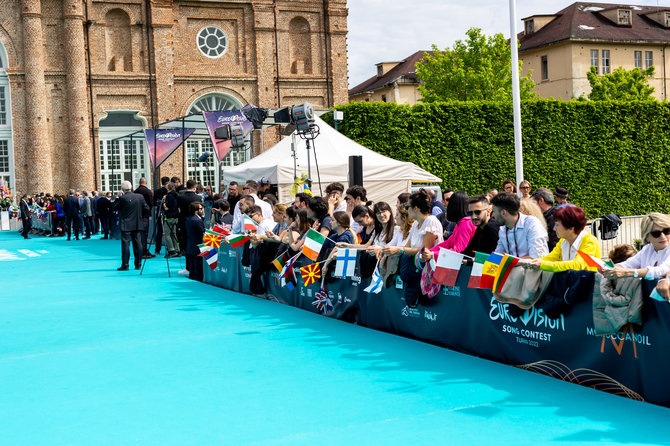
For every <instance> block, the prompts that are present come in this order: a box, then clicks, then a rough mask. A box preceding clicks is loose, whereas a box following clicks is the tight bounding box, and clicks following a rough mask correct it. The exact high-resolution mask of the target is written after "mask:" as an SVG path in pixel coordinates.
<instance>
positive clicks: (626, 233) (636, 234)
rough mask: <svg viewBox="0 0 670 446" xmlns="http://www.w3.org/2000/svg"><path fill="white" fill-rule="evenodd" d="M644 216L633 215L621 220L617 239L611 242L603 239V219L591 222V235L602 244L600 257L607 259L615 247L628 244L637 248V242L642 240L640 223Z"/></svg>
mask: <svg viewBox="0 0 670 446" xmlns="http://www.w3.org/2000/svg"><path fill="white" fill-rule="evenodd" d="M643 217H644V215H631V216H627V217H619V218H621V226H619V229H617V234H616V237H615V238H613V239H610V240H603V239H602V231H601V223H602V220H603V219H602V218H596V219H595V220H593V221H591V223H590V224H591V233H592V234H593V235H594V236H596V238H597V239H598V243H599V244H600V257H602V258H605V257H607V255H608V253H609V252H610V250H611V249H612V248H613V247H614V246H615V245H620V244H628V245H633V246H636V243H635V241H636V240H639V239H640V238H641V234H640V222H641V221H642V218H643Z"/></svg>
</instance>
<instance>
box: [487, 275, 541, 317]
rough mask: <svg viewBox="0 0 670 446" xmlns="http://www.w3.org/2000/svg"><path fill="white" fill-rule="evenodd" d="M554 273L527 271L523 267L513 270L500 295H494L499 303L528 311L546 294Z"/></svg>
mask: <svg viewBox="0 0 670 446" xmlns="http://www.w3.org/2000/svg"><path fill="white" fill-rule="evenodd" d="M552 277H554V273H553V272H550V271H537V270H532V269H525V268H523V267H521V266H516V267H514V268H512V271H510V274H509V276H508V277H507V281H506V282H505V283H504V284H503V287H502V290H500V293H493V297H495V298H496V300H497V301H498V302H503V303H508V304H512V305H516V306H517V307H519V308H521V309H523V310H527V309H529V308H530V307H532V306H533V305H535V302H537V301H538V300H539V299H540V297H542V295H543V294H544V292H545V291H546V290H547V287H548V286H549V283H550V282H551V279H552Z"/></svg>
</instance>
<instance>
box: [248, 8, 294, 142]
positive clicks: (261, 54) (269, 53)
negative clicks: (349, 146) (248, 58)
mask: <svg viewBox="0 0 670 446" xmlns="http://www.w3.org/2000/svg"><path fill="white" fill-rule="evenodd" d="M253 8H254V10H253V11H254V31H255V33H256V75H257V77H258V84H257V88H258V90H257V95H258V96H257V97H258V106H259V107H276V106H277V93H278V92H277V83H276V82H275V76H276V73H277V71H276V69H275V51H276V48H275V41H274V38H275V34H274V33H275V28H274V6H273V5H272V4H271V3H269V2H266V4H262V2H255V4H254V5H253ZM278 26H279V24H278ZM283 50H284V51H288V48H284V49H283ZM281 105H282V106H284V105H286V104H281ZM267 135H268V132H265V136H266V137H267ZM266 147H269V146H267V144H266Z"/></svg>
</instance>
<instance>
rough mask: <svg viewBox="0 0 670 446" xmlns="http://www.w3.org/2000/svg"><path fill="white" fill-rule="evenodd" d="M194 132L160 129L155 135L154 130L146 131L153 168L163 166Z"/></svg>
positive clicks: (145, 135)
mask: <svg viewBox="0 0 670 446" xmlns="http://www.w3.org/2000/svg"><path fill="white" fill-rule="evenodd" d="M194 131H195V129H158V130H156V132H155V134H154V130H153V129H144V137H145V138H146V140H147V147H148V148H149V159H150V160H151V165H152V166H153V168H154V169H156V168H157V167H158V166H160V165H161V164H163V162H164V161H165V160H166V159H168V157H169V156H170V155H172V153H173V152H174V151H175V150H177V147H179V145H180V144H181V143H182V142H184V141H185V140H186V139H188V137H189V136H191V134H192V133H193V132H194ZM154 142H155V143H156V144H155V145H154Z"/></svg>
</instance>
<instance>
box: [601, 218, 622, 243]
mask: <svg viewBox="0 0 670 446" xmlns="http://www.w3.org/2000/svg"><path fill="white" fill-rule="evenodd" d="M619 226H621V219H620V218H619V216H618V215H617V214H607V215H603V216H602V217H601V220H600V225H599V227H598V230H599V231H600V239H601V240H611V239H613V238H616V235H617V234H616V233H617V230H618V229H619Z"/></svg>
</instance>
